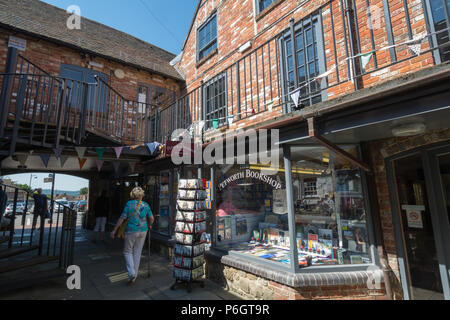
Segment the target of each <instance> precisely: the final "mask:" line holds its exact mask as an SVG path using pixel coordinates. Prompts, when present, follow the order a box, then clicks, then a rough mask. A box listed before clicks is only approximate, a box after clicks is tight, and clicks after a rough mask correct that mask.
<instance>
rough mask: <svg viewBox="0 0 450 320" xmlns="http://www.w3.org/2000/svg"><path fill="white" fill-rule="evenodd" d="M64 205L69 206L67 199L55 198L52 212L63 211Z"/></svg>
mask: <svg viewBox="0 0 450 320" xmlns="http://www.w3.org/2000/svg"><path fill="white" fill-rule="evenodd" d="M64 206H66V207H69V201H67V200H56V201H55V203H54V207H53V212H58V210H59V212H63V210H64Z"/></svg>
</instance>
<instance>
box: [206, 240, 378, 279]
mask: <svg viewBox="0 0 450 320" xmlns="http://www.w3.org/2000/svg"><path fill="white" fill-rule="evenodd" d="M206 258H207V259H208V260H210V261H216V262H220V263H222V264H224V265H226V266H229V267H233V268H236V269H239V270H242V271H245V272H248V273H251V274H254V275H256V276H259V277H262V278H265V279H268V280H271V281H275V282H278V283H281V284H283V285H286V286H289V287H293V288H303V287H322V286H340V285H342V286H344V285H352V286H354V285H367V283H368V281H370V279H374V278H375V279H380V281H381V282H382V283H383V282H384V277H383V272H382V271H381V269H380V270H379V271H369V270H360V271H339V267H335V268H336V269H337V270H336V271H328V270H329V269H328V270H327V271H325V270H324V272H320V271H317V272H314V271H315V270H314V271H312V270H310V271H307V269H304V270H305V272H302V273H298V274H295V273H292V272H290V271H282V270H277V269H275V268H271V267H270V266H267V265H265V264H258V263H256V262H254V261H249V260H247V259H244V258H240V257H237V256H234V255H228V254H226V253H223V252H220V251H218V250H214V249H212V250H210V251H207V252H206ZM369 266H370V265H367V267H369ZM341 267H342V266H341ZM344 267H345V266H344ZM347 267H351V266H347ZM318 268H321V267H318Z"/></svg>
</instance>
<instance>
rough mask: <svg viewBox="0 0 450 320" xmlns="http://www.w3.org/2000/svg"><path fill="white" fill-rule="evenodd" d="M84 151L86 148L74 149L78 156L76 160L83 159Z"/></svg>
mask: <svg viewBox="0 0 450 320" xmlns="http://www.w3.org/2000/svg"><path fill="white" fill-rule="evenodd" d="M86 149H87V148H86V147H75V151H76V152H77V154H78V158H80V159H82V158H83V157H84V154H85V153H86Z"/></svg>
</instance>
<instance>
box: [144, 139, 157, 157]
mask: <svg viewBox="0 0 450 320" xmlns="http://www.w3.org/2000/svg"><path fill="white" fill-rule="evenodd" d="M157 147H158V146H157V145H156V143H155V142H152V143H147V148H148V151H149V152H150V154H151V155H154V154H155V151H156V148H157Z"/></svg>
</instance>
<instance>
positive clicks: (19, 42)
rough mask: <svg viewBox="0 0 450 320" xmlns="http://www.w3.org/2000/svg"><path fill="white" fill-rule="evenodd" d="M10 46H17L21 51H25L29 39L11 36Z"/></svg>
mask: <svg viewBox="0 0 450 320" xmlns="http://www.w3.org/2000/svg"><path fill="white" fill-rule="evenodd" d="M8 47H10V48H16V49H17V50H19V51H25V49H26V48H27V40H25V39H22V38H17V37H13V36H10V37H9V42H8Z"/></svg>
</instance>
